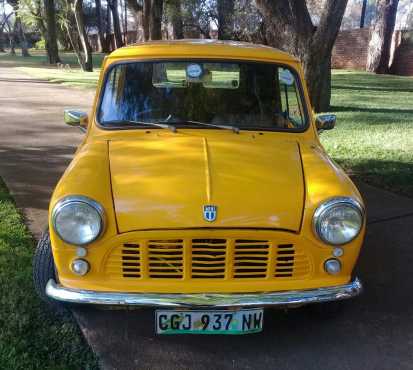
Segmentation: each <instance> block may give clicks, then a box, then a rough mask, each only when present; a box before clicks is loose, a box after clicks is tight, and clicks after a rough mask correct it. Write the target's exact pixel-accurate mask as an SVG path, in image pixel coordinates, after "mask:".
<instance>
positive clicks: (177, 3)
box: [166, 0, 184, 40]
mask: <svg viewBox="0 0 413 370" xmlns="http://www.w3.org/2000/svg"><path fill="white" fill-rule="evenodd" d="M166 5H167V17H168V18H169V19H170V21H171V24H172V32H173V38H174V39H175V40H176V39H183V38H184V23H183V18H182V17H183V16H182V3H181V0H169V1H168V2H167V3H166Z"/></svg>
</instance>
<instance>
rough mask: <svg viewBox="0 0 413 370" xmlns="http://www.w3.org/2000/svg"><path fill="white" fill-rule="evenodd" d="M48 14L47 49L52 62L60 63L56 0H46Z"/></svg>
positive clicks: (46, 12)
mask: <svg viewBox="0 0 413 370" xmlns="http://www.w3.org/2000/svg"><path fill="white" fill-rule="evenodd" d="M44 10H45V14H46V40H47V41H46V51H47V59H48V61H49V63H50V64H56V63H60V58H59V49H58V47H57V30H56V9H55V3H54V0H44Z"/></svg>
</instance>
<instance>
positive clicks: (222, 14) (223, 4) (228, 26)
mask: <svg viewBox="0 0 413 370" xmlns="http://www.w3.org/2000/svg"><path fill="white" fill-rule="evenodd" d="M217 8H218V38H219V39H220V40H231V39H232V38H233V35H234V0H218V1H217Z"/></svg>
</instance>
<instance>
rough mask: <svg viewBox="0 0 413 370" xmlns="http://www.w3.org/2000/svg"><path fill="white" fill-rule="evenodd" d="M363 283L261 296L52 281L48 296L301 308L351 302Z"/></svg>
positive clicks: (133, 303)
mask: <svg viewBox="0 0 413 370" xmlns="http://www.w3.org/2000/svg"><path fill="white" fill-rule="evenodd" d="M361 291H362V284H361V282H360V280H359V279H358V278H356V279H355V280H354V281H352V282H350V283H348V284H344V285H339V286H333V287H325V288H318V289H309V290H296V291H282V292H262V293H224V294H219V293H202V294H201V293H194V294H167V293H162V294H161V293H118V292H97V291H91V290H78V289H70V288H65V287H63V286H61V285H59V284H57V283H56V282H55V281H54V280H52V279H51V280H49V282H48V283H47V286H46V294H47V295H48V296H49V297H50V298H53V299H56V300H58V301H62V302H70V303H88V304H96V305H114V306H115V305H122V306H123V305H126V306H144V307H145V306H146V307H166V308H167V307H183V308H185V307H187V308H201V307H210V308H220V307H221V308H224V307H265V306H280V307H288V306H301V305H305V304H308V303H318V302H328V301H336V300H342V299H348V298H352V297H355V296H357V295H359V294H360V293H361Z"/></svg>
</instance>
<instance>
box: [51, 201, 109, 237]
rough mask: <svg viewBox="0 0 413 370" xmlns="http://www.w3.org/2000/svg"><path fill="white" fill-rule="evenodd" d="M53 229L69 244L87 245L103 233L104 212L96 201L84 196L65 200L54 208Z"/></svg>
mask: <svg viewBox="0 0 413 370" xmlns="http://www.w3.org/2000/svg"><path fill="white" fill-rule="evenodd" d="M52 222H53V227H54V230H55V231H56V233H57V234H58V235H59V237H60V238H61V239H62V240H63V241H64V242H66V243H68V244H74V245H85V244H89V243H91V242H93V241H94V240H96V239H97V238H98V237H99V235H100V234H101V233H102V231H103V225H104V211H103V208H102V206H101V205H100V204H99V203H97V202H95V201H94V200H92V199H90V198H87V197H83V196H68V197H66V198H63V199H62V200H60V201H59V202H57V204H56V205H55V207H54V208H53V212H52Z"/></svg>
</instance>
